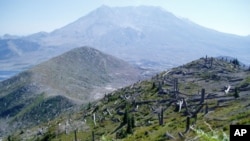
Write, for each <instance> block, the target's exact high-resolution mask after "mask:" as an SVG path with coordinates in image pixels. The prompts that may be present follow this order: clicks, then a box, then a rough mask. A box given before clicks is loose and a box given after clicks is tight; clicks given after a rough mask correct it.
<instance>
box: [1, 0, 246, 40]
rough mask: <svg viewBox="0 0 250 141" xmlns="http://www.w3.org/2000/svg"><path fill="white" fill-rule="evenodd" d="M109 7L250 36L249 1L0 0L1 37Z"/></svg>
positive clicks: (51, 26) (57, 25) (59, 24)
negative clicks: (156, 10) (156, 12)
mask: <svg viewBox="0 0 250 141" xmlns="http://www.w3.org/2000/svg"><path fill="white" fill-rule="evenodd" d="M101 5H107V6H139V5H153V6H160V7H162V8H164V9H165V10H167V11H169V12H172V13H173V14H175V15H176V16H178V17H183V18H187V19H189V20H191V21H193V22H195V23H197V24H200V25H203V26H205V27H209V28H212V29H215V30H218V31H222V32H226V33H233V34H238V35H244V36H245V35H250V14H249V13H250V1H249V0H0V9H1V12H0V36H1V35H4V34H6V33H8V34H13V35H28V34H32V33H36V32H40V31H46V32H51V31H53V30H54V29H57V28H60V27H63V26H65V25H67V24H69V23H71V22H73V21H75V20H77V19H78V18H80V17H82V16H84V15H86V14H88V13H89V12H91V11H92V10H95V9H96V8H98V7H100V6H101Z"/></svg>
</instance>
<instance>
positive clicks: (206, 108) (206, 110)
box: [205, 103, 208, 114]
mask: <svg viewBox="0 0 250 141" xmlns="http://www.w3.org/2000/svg"><path fill="white" fill-rule="evenodd" d="M207 113H208V105H207V103H206V107H205V114H207Z"/></svg>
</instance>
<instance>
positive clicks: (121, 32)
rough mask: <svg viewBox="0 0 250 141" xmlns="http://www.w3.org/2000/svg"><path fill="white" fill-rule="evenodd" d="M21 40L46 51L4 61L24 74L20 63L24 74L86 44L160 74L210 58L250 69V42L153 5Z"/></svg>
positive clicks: (106, 12)
mask: <svg viewBox="0 0 250 141" xmlns="http://www.w3.org/2000/svg"><path fill="white" fill-rule="evenodd" d="M121 17H122V18H121ZM19 39H23V40H28V41H31V42H36V43H38V44H39V45H40V46H42V50H43V51H41V50H39V52H37V51H35V52H33V54H35V55H34V57H33V56H32V58H34V59H30V58H29V56H30V55H24V56H21V57H19V59H18V60H3V61H1V60H0V65H1V66H0V68H5V70H15V69H17V67H19V68H18V69H20V66H16V65H15V64H16V63H17V64H22V69H25V68H26V67H27V66H30V65H34V64H37V63H38V62H41V61H43V60H46V59H49V58H51V57H53V56H55V55H58V54H60V53H63V52H65V51H68V50H69V49H72V48H74V47H78V46H83V45H88V46H93V47H95V48H97V49H98V50H101V51H103V52H105V53H108V54H112V55H113V56H116V57H118V58H121V59H123V60H126V61H129V62H131V63H133V64H136V65H138V66H140V67H144V68H151V69H154V70H157V71H159V70H164V69H166V68H171V67H173V66H177V65H181V64H184V63H187V62H189V61H191V60H194V59H197V58H200V57H201V56H205V55H209V56H214V57H216V56H221V55H225V56H232V57H235V58H238V59H240V60H241V61H242V62H243V63H245V64H248V62H249V61H250V60H249V57H248V56H249V55H248V54H247V52H249V51H250V50H249V44H250V38H248V37H242V36H236V35H232V34H226V33H221V32H218V31H215V30H212V29H208V28H205V27H202V26H200V25H197V24H195V23H193V22H191V21H189V20H186V19H182V18H178V17H176V16H175V15H173V14H172V13H170V12H168V11H166V10H164V9H162V8H160V7H152V6H138V7H130V6H129V7H108V6H101V7H99V8H98V9H96V10H94V11H92V12H90V13H89V14H87V15H85V16H83V17H81V18H79V19H78V20H76V21H74V22H72V23H70V24H68V25H66V26H64V27H61V28H58V29H56V30H54V31H53V32H51V33H44V32H39V33H36V34H32V35H30V36H27V37H20V38H19ZM48 55H49V56H48ZM35 56H39V58H38V59H36V57H35ZM149 56H150V57H149ZM13 62H15V63H14V64H13ZM9 64H11V65H9ZM25 66H26V67H25Z"/></svg>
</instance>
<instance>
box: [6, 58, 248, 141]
mask: <svg viewBox="0 0 250 141" xmlns="http://www.w3.org/2000/svg"><path fill="white" fill-rule="evenodd" d="M235 62H237V61H232V62H227V60H223V58H221V59H216V58H207V57H205V58H201V59H199V60H195V61H192V62H190V63H188V64H185V65H182V66H179V67H176V68H172V69H170V70H167V71H164V72H162V73H159V74H157V75H156V76H154V77H152V78H151V79H148V80H145V81H139V82H137V83H134V84H133V85H130V86H128V87H124V88H121V89H119V90H117V91H115V92H112V93H109V94H107V95H105V97H104V98H103V99H101V100H99V101H96V102H93V103H89V104H87V105H85V107H83V108H82V109H80V110H79V111H77V112H71V113H70V114H65V115H64V116H61V117H60V118H57V119H55V120H51V121H50V122H48V124H42V125H40V126H39V127H37V128H32V129H29V130H26V131H22V134H20V132H18V133H16V134H13V135H12V136H10V137H9V138H15V139H18V138H23V139H24V140H36V139H37V140H42V139H49V140H55V141H57V140H62V141H68V140H74V139H75V138H77V139H78V140H92V139H93V138H94V139H95V140H103V141H105V140H114V139H115V140H124V141H134V140H138V141H139V140H140V141H144V140H145V141H146V140H157V141H163V140H209V141H210V140H213V141H215V140H229V125H231V124H242V125H245V124H250V105H249V102H250V95H249V92H250V71H249V69H248V70H246V69H243V68H242V67H241V66H238V65H237V64H238V63H235Z"/></svg>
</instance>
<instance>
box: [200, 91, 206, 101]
mask: <svg viewBox="0 0 250 141" xmlns="http://www.w3.org/2000/svg"><path fill="white" fill-rule="evenodd" d="M204 101H205V89H202V90H201V100H200V104H203V102H204Z"/></svg>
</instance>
